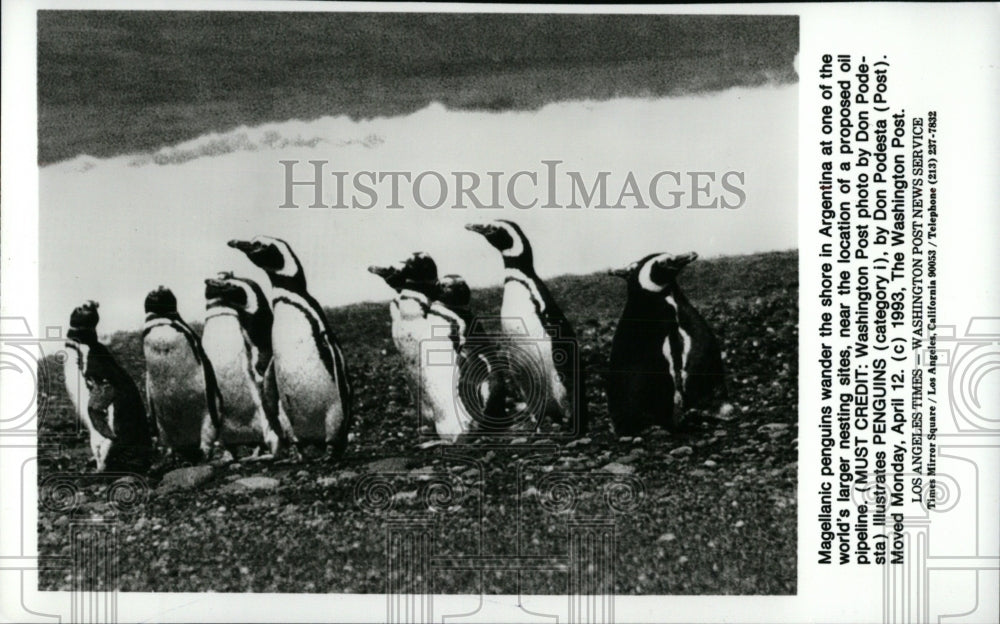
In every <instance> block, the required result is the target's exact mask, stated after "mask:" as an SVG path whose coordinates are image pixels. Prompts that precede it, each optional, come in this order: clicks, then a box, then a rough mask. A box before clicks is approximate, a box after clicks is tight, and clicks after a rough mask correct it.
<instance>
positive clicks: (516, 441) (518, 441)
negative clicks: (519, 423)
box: [510, 438, 528, 444]
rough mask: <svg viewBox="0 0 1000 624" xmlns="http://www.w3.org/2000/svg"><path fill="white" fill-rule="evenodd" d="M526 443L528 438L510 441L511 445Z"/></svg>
mask: <svg viewBox="0 0 1000 624" xmlns="http://www.w3.org/2000/svg"><path fill="white" fill-rule="evenodd" d="M527 442H528V438H514V439H513V440H511V441H510V443H511V444H525V443H527Z"/></svg>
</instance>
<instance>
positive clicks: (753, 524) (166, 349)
mask: <svg viewBox="0 0 1000 624" xmlns="http://www.w3.org/2000/svg"><path fill="white" fill-rule="evenodd" d="M37 42H38V43H37V54H38V56H37V89H38V166H39V181H38V185H39V187H38V190H39V210H38V214H39V219H38V229H39V243H38V254H39V314H40V317H41V321H40V322H41V326H44V327H56V328H62V331H61V333H60V332H56V333H54V334H52V333H50V335H49V336H50V338H51V339H52V342H53V345H54V348H53V349H52V350H51V353H50V354H49V355H48V356H46V357H45V359H43V360H42V361H41V362H40V364H39V371H38V400H39V402H40V409H39V420H38V445H39V446H38V450H39V452H38V524H37V529H38V550H39V553H40V554H41V555H43V556H48V557H53V558H72V557H74V556H75V554H74V553H75V552H76V550H77V549H79V548H81V543H82V542H80V540H79V539H77V537H78V536H77V533H76V532H75V530H76V529H74V527H78V526H83V525H82V524H81V523H83V522H98V524H100V523H102V522H103V523H105V525H106V526H112V527H113V532H112V534H111V535H113V541H114V548H115V560H114V567H113V570H110V569H104V568H102V567H101V566H97V567H92V568H88V569H72V570H67V569H58V568H45V569H42V570H40V571H39V575H38V587H39V589H41V590H47V591H49V590H71V589H74V588H79V587H81V586H86V587H94V588H101V587H104V588H110V587H111V586H112V585H113V587H114V588H115V589H116V590H117V591H118V592H120V593H128V592H196V593H200V592H218V593H223V592H227V593H232V592H237V593H260V592H268V593H271V592H277V593H296V594H298V593H322V594H387V595H390V596H391V595H396V594H406V595H411V596H414V595H415V596H430V595H436V594H449V595H460V596H471V597H479V596H483V595H498V594H504V595H505V594H516V595H569V596H582V597H585V598H586V600H582V599H581V600H580V601H579V602H578V603H572V602H571V604H570V606H569V607H568V608H569V610H570V614H569V617H570V618H571V621H584V620H587V621H611V619H608V618H609V617H610V615H611V609H612V605H611V600H612V598H613V597H614V596H646V595H794V594H795V593H796V591H797V548H798V534H797V531H798V529H797V494H796V490H797V483H798V463H797V457H798V447H797V444H798V398H797V396H798V395H797V392H798V341H799V338H798V326H799V319H798V291H799V268H798V265H799V263H798V222H797V219H798V208H797V201H798V199H797V197H798V182H797V174H796V171H797V158H798V156H797V127H798V126H797V118H798V81H799V76H798V73H797V72H798V63H799V59H798V52H799V21H798V18H797V17H796V16H782V15H766V16H754V15H638V14H635V15H583V14H568V13H551V14H550V13H530V14H529V13H506V14H502V13H416V12H407V13H388V12H387V13H373V12H228V11H213V12H199V11H183V12H182V11H62V10H53V11H40V12H39V13H38V14H37ZM105 525H101V526H105ZM103 539H112V538H108V537H105V538H103ZM98 541H99V539H98ZM81 575H83V576H81ZM87 575H89V576H87ZM387 608H388V609H389V613H388V614H387V617H389V618H392V619H394V621H404V620H406V619H407V618H414V617H417V616H418V615H421V614H422V615H426V614H429V613H431V611H432V609H433V607H432V606H431V604H430V602H429V601H427V602H426V603H425V602H420V601H418V602H416V603H414V602H408V603H405V604H396V603H393V602H392V601H391V600H390V602H389V606H388V607H387ZM574 609H581V610H583V611H578V612H575V611H574ZM435 617H440V614H437V615H436V616H435ZM573 618H575V619H573ZM588 618H590V619H588ZM601 618H603V619H601ZM612 619H613V618H612ZM421 621H422V620H421Z"/></svg>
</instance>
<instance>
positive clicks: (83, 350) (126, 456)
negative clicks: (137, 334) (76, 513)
mask: <svg viewBox="0 0 1000 624" xmlns="http://www.w3.org/2000/svg"><path fill="white" fill-rule="evenodd" d="M97 308H98V304H97V303H96V302H94V301H88V302H86V303H84V304H83V305H81V306H79V307H77V308H76V309H75V310H73V313H72V314H71V315H70V329H69V331H68V332H67V334H66V339H67V340H66V346H67V348H68V349H69V350H70V352H71V353H70V357H67V358H66V362H65V373H66V386H67V389H68V390H69V393H70V398H71V399H72V401H73V405H74V407H75V408H76V410H77V413H78V414H79V416H80V420H81V421H82V422H83V423H84V425H86V427H87V429H88V433H89V434H90V450H91V453H92V455H93V458H94V462H95V464H96V467H97V471H98V472H103V471H105V470H115V471H119V470H124V471H135V472H145V471H146V470H148V469H149V464H150V461H151V459H152V451H153V447H152V439H151V436H150V432H149V421H148V420H147V418H146V409H145V407H144V406H143V404H142V396H141V395H140V394H139V389H138V388H137V387H136V385H135V382H134V381H132V378H131V377H129V375H128V373H126V372H125V369H123V368H122V367H121V366H120V365H119V364H118V362H117V360H116V359H115V357H114V356H113V355H112V354H111V352H110V351H109V350H108V348H107V347H106V346H105V345H103V344H102V343H101V342H100V341H98V339H97V331H96V327H97V323H98V320H99V316H98V313H97Z"/></svg>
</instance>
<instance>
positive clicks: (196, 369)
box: [142, 286, 222, 462]
mask: <svg viewBox="0 0 1000 624" xmlns="http://www.w3.org/2000/svg"><path fill="white" fill-rule="evenodd" d="M145 309H146V323H145V325H144V327H143V330H142V351H143V355H144V356H145V359H146V400H147V402H148V405H149V414H150V417H151V418H152V419H153V420H154V421H155V422H156V427H157V430H158V431H159V437H160V443H161V444H162V445H164V446H165V447H166V448H167V450H168V452H169V453H171V454H176V455H178V456H179V457H180V458H181V459H182V460H185V461H190V462H197V461H200V460H202V459H208V458H209V457H210V456H211V453H212V445H213V444H214V442H215V439H216V437H217V436H218V432H219V426H220V414H221V413H222V395H221V393H220V392H219V387H218V384H217V383H216V379H215V369H214V368H213V367H212V362H211V361H210V360H209V359H208V356H207V355H206V354H205V351H204V349H203V348H202V344H201V340H200V339H199V338H198V335H197V334H195V332H194V330H192V329H191V327H190V326H189V325H188V324H187V323H185V322H184V320H183V319H182V318H181V316H180V314H178V313H177V299H176V297H174V294H173V293H172V292H171V291H170V289H169V288H164V287H163V286H160V287H159V288H157V289H156V290H153V291H150V293H149V294H148V295H146V302H145Z"/></svg>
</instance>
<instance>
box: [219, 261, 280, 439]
mask: <svg viewBox="0 0 1000 624" xmlns="http://www.w3.org/2000/svg"><path fill="white" fill-rule="evenodd" d="M205 308H206V312H205V328H204V330H203V331H202V338H201V342H202V347H203V348H204V350H205V354H206V355H207V356H208V359H209V361H210V362H211V363H212V367H213V368H214V370H215V376H216V380H217V382H218V385H219V391H220V393H221V394H222V402H223V405H224V406H225V409H224V410H223V413H222V418H221V421H222V427H221V429H220V431H219V441H220V442H221V443H222V445H223V446H224V447H226V448H227V449H229V451H230V453H232V455H233V457H234V458H235V457H236V456H237V447H239V446H259V445H260V444H264V445H266V447H267V449H268V450H269V451H270V453H271V455H272V457H276V456H277V455H278V454H279V453H280V451H281V446H282V439H281V438H282V434H283V430H282V427H281V424H280V421H279V419H278V400H277V394H276V393H268V392H266V391H265V380H266V379H267V377H268V376H269V375H270V376H273V374H274V369H273V368H272V367H271V325H272V322H273V315H272V314H271V306H270V304H269V303H268V301H267V298H266V296H265V295H264V291H263V290H262V289H261V287H260V286H259V285H258V284H257V282H255V281H253V280H250V279H246V278H241V277H235V276H234V275H233V274H232V273H229V272H223V273H219V275H218V277H216V278H209V279H206V280H205Z"/></svg>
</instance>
